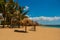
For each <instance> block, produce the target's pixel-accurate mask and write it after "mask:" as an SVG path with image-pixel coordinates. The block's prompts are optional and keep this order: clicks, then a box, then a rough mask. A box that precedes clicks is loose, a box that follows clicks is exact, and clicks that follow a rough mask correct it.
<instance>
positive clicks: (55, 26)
mask: <svg viewBox="0 0 60 40" xmlns="http://www.w3.org/2000/svg"><path fill="white" fill-rule="evenodd" d="M45 27H51V28H60V25H45Z"/></svg>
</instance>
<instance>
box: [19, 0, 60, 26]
mask: <svg viewBox="0 0 60 40" xmlns="http://www.w3.org/2000/svg"><path fill="white" fill-rule="evenodd" d="M18 3H19V5H20V6H27V7H29V9H28V10H29V13H28V14H27V15H28V16H29V17H30V19H32V20H33V21H37V22H38V23H40V24H44V25H60V0H18ZM36 19H37V20H36Z"/></svg>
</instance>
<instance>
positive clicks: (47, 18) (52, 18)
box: [30, 16, 60, 21]
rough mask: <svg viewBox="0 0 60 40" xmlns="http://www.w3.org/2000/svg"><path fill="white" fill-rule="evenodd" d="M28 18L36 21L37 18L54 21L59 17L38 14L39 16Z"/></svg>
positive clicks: (59, 18)
mask: <svg viewBox="0 0 60 40" xmlns="http://www.w3.org/2000/svg"><path fill="white" fill-rule="evenodd" d="M30 19H32V20H34V21H38V20H43V21H56V20H60V17H56V16H55V17H45V16H40V17H31V18H30Z"/></svg>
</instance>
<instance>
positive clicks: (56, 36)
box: [0, 26, 60, 40]
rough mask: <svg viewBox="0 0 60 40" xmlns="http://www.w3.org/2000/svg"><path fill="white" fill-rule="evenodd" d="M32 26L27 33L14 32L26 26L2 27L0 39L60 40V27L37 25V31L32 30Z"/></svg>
mask: <svg viewBox="0 0 60 40" xmlns="http://www.w3.org/2000/svg"><path fill="white" fill-rule="evenodd" d="M31 27H32V26H31ZM31 27H28V28H27V29H28V30H27V33H23V32H14V30H24V28H0V40H60V28H49V27H42V26H37V27H36V31H31Z"/></svg>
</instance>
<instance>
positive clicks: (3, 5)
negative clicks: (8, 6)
mask: <svg viewBox="0 0 60 40" xmlns="http://www.w3.org/2000/svg"><path fill="white" fill-rule="evenodd" d="M5 3H6V0H1V1H0V6H1V8H0V10H1V13H3V17H4V24H5V14H6V10H5ZM4 24H3V28H4Z"/></svg>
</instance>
